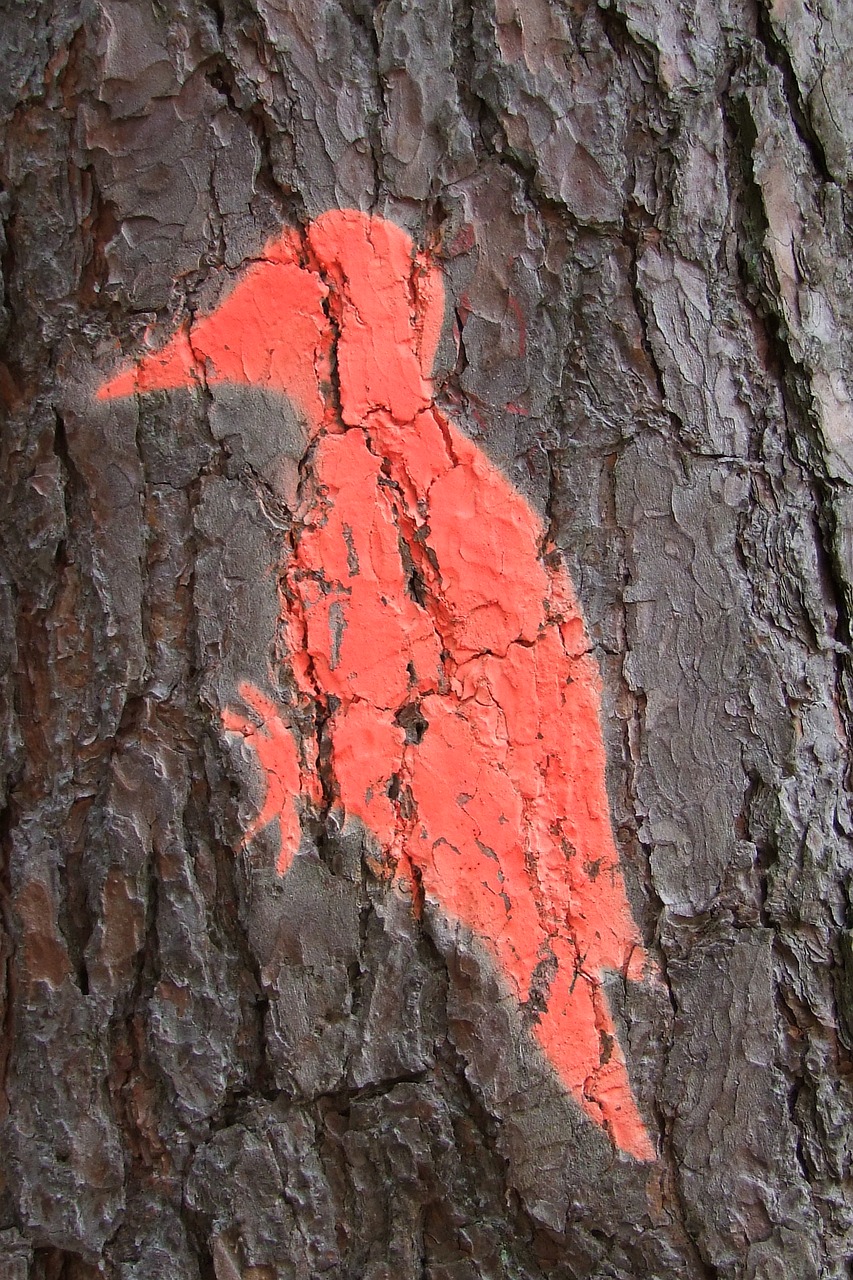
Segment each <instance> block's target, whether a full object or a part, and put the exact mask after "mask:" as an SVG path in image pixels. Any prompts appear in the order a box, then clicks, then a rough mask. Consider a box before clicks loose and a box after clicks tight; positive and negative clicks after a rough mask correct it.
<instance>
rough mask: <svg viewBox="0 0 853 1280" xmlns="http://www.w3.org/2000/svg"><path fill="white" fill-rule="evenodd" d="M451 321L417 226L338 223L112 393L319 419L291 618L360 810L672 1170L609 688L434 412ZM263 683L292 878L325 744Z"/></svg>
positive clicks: (514, 525) (255, 695)
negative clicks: (627, 1054)
mask: <svg viewBox="0 0 853 1280" xmlns="http://www.w3.org/2000/svg"><path fill="white" fill-rule="evenodd" d="M443 313H444V293H443V287H442V281H441V275H440V272H439V270H438V268H437V267H436V266H435V265H434V264H433V263H432V262H431V261H430V260H429V258H428V257H427V256H426V255H425V254H422V253H418V252H416V251H415V250H414V248H413V245H412V242H411V240H410V239H409V237H408V236H407V235H406V234H405V233H404V232H403V231H402V230H401V229H400V228H398V227H397V226H395V225H394V224H393V223H391V222H388V221H386V220H384V219H382V218H379V217H368V216H366V215H364V214H361V213H357V212H354V211H351V210H349V211H341V212H338V211H333V212H329V213H327V214H324V215H323V216H322V217H320V218H318V219H317V220H316V221H315V222H314V223H313V224H311V225H310V226H309V227H308V229H307V231H306V232H305V234H304V236H303V235H302V234H299V233H297V232H295V231H286V232H285V233H284V234H283V235H282V236H281V237H280V238H279V239H278V240H277V241H275V242H274V243H273V244H271V245H268V246H267V248H266V250H265V252H264V254H263V256H262V257H261V259H260V260H258V261H257V262H255V263H253V264H252V265H251V266H249V267H248V268H247V269H246V271H245V273H244V274H243V275H242V277H241V278H240V280H239V282H238V283H237V284H236V286H235V287H234V288H233V290H232V291H231V292H230V294H229V295H228V296H227V297H226V298H225V299H224V301H223V302H222V303H221V304H220V306H219V307H218V308H217V309H216V310H214V311H213V312H212V313H211V314H209V315H207V316H204V317H202V318H199V319H196V320H195V322H194V323H193V324H192V326H191V327H189V328H188V329H186V330H182V331H180V332H178V333H177V334H176V335H175V336H174V337H173V338H172V339H171V340H170V341H169V342H168V343H167V344H166V346H165V347H164V348H163V349H162V350H160V351H159V352H156V353H154V354H152V355H150V356H147V357H145V358H144V359H142V360H141V361H140V362H139V363H138V364H137V365H136V366H135V367H133V368H131V369H129V370H127V371H126V372H123V373H120V374H119V375H118V376H117V377H115V378H113V379H112V380H111V381H109V382H107V383H106V384H105V385H104V386H102V387H101V389H100V391H99V393H98V394H99V397H100V398H101V399H110V398H114V397H118V396H128V395H133V394H144V393H145V392H148V391H153V390H155V389H161V388H169V387H180V386H188V385H193V384H194V383H196V382H207V383H215V382H231V383H244V384H251V385H256V386H261V387H264V388H266V389H267V390H270V391H274V392H279V393H281V394H282V395H284V396H287V397H289V399H290V400H291V402H292V403H293V404H294V405H295V406H296V408H297V409H298V411H300V412H301V414H302V415H303V416H304V418H305V420H306V422H307V425H308V430H309V438H310V442H311V443H310V446H309V448H310V453H309V454H307V455H306V456H307V457H308V458H309V461H310V465H309V467H308V468H307V477H306V479H305V480H304V481H303V484H302V486H301V489H300V497H299V502H298V509H297V510H296V511H294V513H293V514H294V525H293V532H292V535H291V540H290V545H289V546H288V547H287V548H286V549H285V552H284V556H283V559H284V563H285V570H284V587H283V590H282V596H281V607H282V614H283V618H284V621H285V624H286V629H287V636H288V648H289V656H290V662H291V664H292V668H293V674H294V677H295V681H296V684H297V686H298V689H299V696H300V697H301V698H303V699H305V700H306V704H308V703H310V704H311V705H312V706H313V707H314V708H316V709H319V710H320V712H321V713H322V714H321V716H320V719H321V720H322V721H323V723H324V730H323V732H324V734H325V735H327V742H328V744H330V751H331V764H332V770H333V773H334V780H335V781H334V785H335V787H336V791H337V794H336V796H335V802H336V803H337V804H339V805H340V806H341V807H342V808H343V810H344V811H345V812H346V813H347V814H348V815H350V816H351V817H355V818H358V819H360V820H361V821H362V822H363V823H364V824H365V826H366V827H367V828H368V830H369V831H370V832H371V833H372V835H373V837H374V838H375V840H376V841H377V842H378V844H379V846H380V848H381V849H382V851H383V862H384V865H385V867H386V869H388V870H389V872H390V871H393V872H394V873H395V874H396V875H397V876H400V877H402V878H403V879H406V880H408V882H409V883H410V884H411V885H412V886H413V887H415V888H416V889H417V891H418V892H419V893H421V894H422V895H423V897H424V898H425V899H426V900H427V901H429V902H431V903H432V904H435V905H436V906H437V907H439V908H440V909H441V910H442V911H443V912H445V913H446V915H447V916H448V917H450V918H451V919H452V920H455V921H458V922H461V923H462V924H464V925H465V926H467V927H469V928H470V929H471V930H473V931H474V932H475V934H476V935H478V936H479V937H480V938H481V939H482V941H483V943H484V944H485V946H486V947H487V949H488V950H489V951H490V953H491V955H492V957H493V959H494V961H495V962H496V963H497V965H498V966H499V969H500V971H501V972H502V974H503V976H504V978H505V980H506V983H507V984H508V987H509V989H510V990H511V991H512V993H513V995H514V997H515V998H516V999H517V1000H518V1002H519V1004H521V1005H524V1004H526V1003H527V1002H528V1001H529V1000H531V997H533V996H534V995H535V996H536V999H537V1002H538V1007H539V1009H540V1012H539V1015H538V1018H537V1019H536V1020H535V1021H534V1023H533V1033H534V1035H535V1037H536V1039H537V1041H538V1042H539V1045H540V1046H541V1048H542V1050H543V1051H544V1053H545V1055H546V1056H547V1058H548V1059H549V1061H550V1062H551V1064H552V1066H553V1068H554V1070H555V1071H556V1072H557V1074H558V1076H559V1077H560V1079H561V1080H562V1082H563V1084H564V1085H565V1087H566V1088H567V1089H568V1090H569V1091H570V1092H571V1094H572V1095H573V1097H574V1098H575V1099H576V1100H577V1101H578V1102H579V1104H580V1105H581V1106H582V1107H583V1109H584V1110H585V1111H586V1112H587V1114H588V1115H590V1116H591V1117H592V1119H593V1120H595V1121H596V1122H597V1123H598V1124H600V1125H603V1126H604V1127H605V1128H606V1130H607V1131H608V1132H609V1133H610V1135H611V1138H612V1140H613V1141H614V1142H615V1143H616V1144H617V1145H618V1146H619V1147H620V1148H621V1149H622V1150H623V1151H625V1152H627V1153H629V1154H630V1155H632V1156H634V1157H635V1158H636V1159H639V1160H651V1159H653V1158H654V1151H653V1147H652V1144H651V1142H650V1139H649V1136H648V1134H647V1132H646V1128H645V1126H644V1124H643V1121H642V1119H641V1116H640V1113H639V1111H638V1109H637V1105H636V1102H635V1100H634V1098H633V1095H632V1092H631V1086H630V1082H629V1078H628V1072H627V1068H626V1063H625V1058H624V1055H623V1052H622V1049H621V1047H620V1045H619V1042H618V1039H617V1037H616V1034H615V1030H614V1026H613V1020H612V1017H611V1014H610V1010H609V1008H608V1005H607V1001H606V998H605V994H604V991H603V987H602V971H603V970H605V969H608V970H615V971H618V972H621V973H622V974H623V975H624V977H625V978H627V979H630V980H632V981H639V980H641V978H642V977H643V976H644V974H645V973H646V972H647V970H648V965H649V962H648V957H647V955H646V953H645V951H644V949H643V946H642V943H641V941H640V937H639V934H638V931H637V928H636V925H635V924H634V921H633V918H632V915H631V911H630V907H629V905H628V900H627V897H626V893H625V888H624V883H623V879H622V874H621V870H620V867H619V859H618V854H617V852H616V848H615V846H614V842H613V836H612V831H611V825H610V817H609V808H608V801H607V793H606V789H605V756H604V745H603V741H602V734H601V726H600V722H599V702H600V697H599V680H598V672H597V668H596V665H595V662H594V660H593V658H592V656H591V654H590V652H589V643H588V641H587V638H586V633H585V629H584V624H583V620H582V617H581V613H580V609H579V607H578V604H577V601H576V599H575V595H574V591H573V589H572V586H571V583H570V581H569V578H568V575H567V574H566V572H565V570H564V569H563V568H562V567H561V565H560V564H559V562H558V560H557V557H556V554H555V553H554V552H553V550H552V549H549V548H548V547H547V546H546V539H545V531H544V529H543V527H542V524H541V522H540V520H539V518H538V517H537V516H536V514H535V513H534V512H533V510H532V509H531V508H530V506H529V505H528V503H527V502H526V501H525V499H524V498H523V497H522V496H521V495H520V494H519V493H518V492H517V491H516V490H515V489H514V488H513V486H512V485H511V484H510V483H509V482H508V480H507V479H506V478H505V476H504V475H503V474H502V473H501V472H500V470H499V469H498V468H496V467H495V466H494V465H493V464H492V463H491V462H490V461H489V460H488V459H487V458H486V457H485V455H484V454H483V453H482V452H481V451H480V450H479V449H478V448H477V447H476V446H475V444H474V443H473V442H472V441H471V440H470V439H468V438H467V437H466V436H465V435H464V434H463V433H462V432H461V431H460V430H459V429H458V428H457V427H455V426H454V425H453V423H452V422H450V421H449V420H448V419H447V418H446V417H445V415H444V414H443V413H442V412H441V411H440V409H438V408H437V407H436V405H435V404H434V402H433V392H432V385H431V381H430V374H431V370H432V361H433V356H434V354H435V349H436V345H437V342H438V338H439V334H440V329H441V324H442V320H443ZM238 692H239V696H240V698H241V699H242V701H243V703H244V704H245V705H246V706H247V707H248V708H250V710H251V714H245V713H242V712H237V711H235V710H233V709H228V710H226V711H225V712H224V714H223V717H222V718H223V724H224V726H225V728H226V730H229V731H233V732H235V733H239V734H243V735H244V736H245V738H246V740H247V742H248V743H249V744H251V745H252V746H253V747H254V750H255V752H256V756H257V760H258V763H259V766H260V768H261V769H262V771H263V774H264V776H265V780H266V792H265V801H264V803H263V806H262V809H261V812H260V813H259V815H258V817H257V818H256V820H255V821H254V822H253V823H252V825H251V827H250V828H249V830H248V831H247V832H246V839H247V840H249V839H251V838H252V836H254V835H255V833H256V832H258V831H259V830H261V829H262V828H263V827H264V826H266V825H268V824H269V823H271V822H273V821H274V820H277V821H278V825H279V833H280V841H281V843H280V855H279V859H278V871H279V873H280V874H281V875H284V874H285V873H286V872H287V869H288V867H289V865H290V862H291V860H292V858H293V856H294V853H295V851H296V850H297V849H298V846H299V838H300V812H301V806H302V805H304V804H306V803H308V804H310V803H313V802H316V801H317V799H318V798H319V794H320V781H319V777H318V774H317V770H316V760H317V755H318V750H317V748H318V744H317V742H316V741H313V742H312V741H306V740H305V737H304V735H303V736H302V737H301V739H300V740H297V737H296V736H295V735H294V733H293V732H292V731H291V728H290V724H289V720H288V717H287V715H286V713H285V712H283V711H282V710H281V709H280V708H279V707H277V706H276V705H275V704H274V703H273V702H272V701H271V700H270V699H269V698H268V697H266V696H265V695H264V694H263V693H262V692H261V691H260V690H259V689H257V688H256V687H254V686H253V685H250V684H248V683H244V684H242V685H241V686H240V688H239V691H238ZM530 1007H531V1009H532V1007H533V1006H532V1005H531V1006H530ZM534 1017H535V1015H534Z"/></svg>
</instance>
